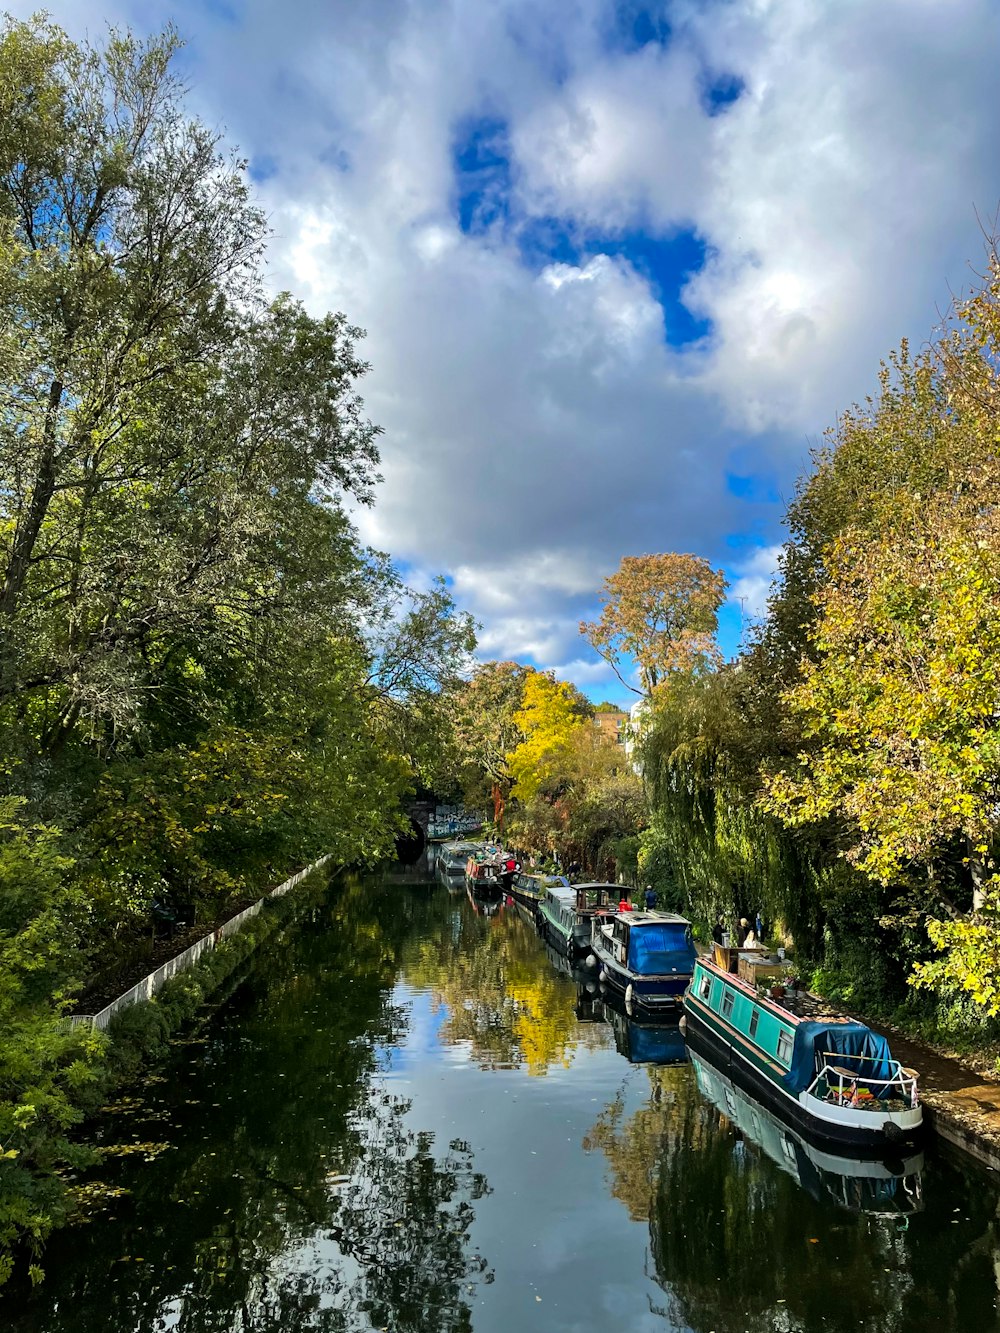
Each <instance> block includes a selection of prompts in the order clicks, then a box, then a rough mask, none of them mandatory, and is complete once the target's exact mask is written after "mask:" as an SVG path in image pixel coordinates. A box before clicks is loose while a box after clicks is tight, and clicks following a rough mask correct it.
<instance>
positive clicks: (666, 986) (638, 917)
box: [591, 912, 696, 1010]
mask: <svg viewBox="0 0 1000 1333" xmlns="http://www.w3.org/2000/svg"><path fill="white" fill-rule="evenodd" d="M591 948H592V949H593V951H594V955H595V957H596V959H597V962H598V965H599V966H600V969H601V971H600V976H601V980H602V981H603V982H605V984H606V985H607V986H609V987H610V988H611V989H612V990H616V991H618V992H619V993H620V994H621V995H623V996H624V997H625V1003H626V1005H633V1006H634V1005H642V1006H643V1007H645V1008H646V1009H650V1010H653V1009H670V1008H677V1007H678V1006H679V1005H680V1003H681V999H682V998H683V995H684V992H685V990H686V989H687V986H688V983H689V982H690V980H691V975H692V972H693V970H694V964H695V958H696V954H695V947H694V942H693V940H692V938H691V923H690V921H688V920H686V919H685V918H684V917H682V916H676V915H675V914H674V913H673V912H616V913H615V914H614V915H613V916H609V917H606V918H605V919H603V920H595V921H594V927H593V938H592V941H591Z"/></svg>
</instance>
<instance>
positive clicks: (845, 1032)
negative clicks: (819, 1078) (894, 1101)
mask: <svg viewBox="0 0 1000 1333" xmlns="http://www.w3.org/2000/svg"><path fill="white" fill-rule="evenodd" d="M823 1051H829V1052H831V1053H832V1058H831V1061H830V1063H832V1064H835V1065H836V1066H837V1067H838V1068H840V1069H849V1070H850V1071H851V1073H852V1074H859V1075H862V1076H863V1077H864V1078H866V1079H885V1080H886V1081H887V1082H888V1080H889V1079H890V1078H891V1077H892V1075H893V1072H894V1070H895V1061H894V1060H893V1058H892V1056H891V1055H890V1053H889V1043H888V1042H887V1041H886V1039H885V1037H880V1036H879V1034H878V1033H877V1032H872V1030H871V1028H868V1027H865V1025H864V1023H818V1022H805V1023H800V1024H799V1025H798V1027H797V1028H796V1029H795V1045H794V1047H793V1048H792V1067H791V1069H790V1070H789V1071H788V1073H787V1074H786V1075H785V1077H784V1079H783V1080H782V1082H783V1083H784V1085H785V1087H786V1088H787V1089H788V1091H789V1092H792V1093H800V1092H802V1091H804V1090H805V1089H806V1088H808V1086H809V1084H810V1083H811V1082H812V1081H813V1079H814V1078H815V1077H816V1073H817V1070H818V1069H819V1067H820V1059H819V1057H820V1055H821V1052H823ZM865 1086H866V1087H868V1088H870V1089H871V1091H872V1092H873V1093H874V1095H875V1096H876V1097H887V1096H888V1095H889V1089H888V1088H885V1087H883V1088H879V1087H876V1086H875V1085H874V1084H871V1083H868V1084H866V1085H865Z"/></svg>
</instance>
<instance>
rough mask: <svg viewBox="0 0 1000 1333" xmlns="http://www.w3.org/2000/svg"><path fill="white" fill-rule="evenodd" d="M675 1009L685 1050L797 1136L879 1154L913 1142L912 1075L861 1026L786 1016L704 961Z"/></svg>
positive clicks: (917, 1113) (917, 1123)
mask: <svg viewBox="0 0 1000 1333" xmlns="http://www.w3.org/2000/svg"><path fill="white" fill-rule="evenodd" d="M684 1013H685V1018H686V1032H685V1035H686V1037H687V1040H688V1042H689V1044H690V1045H691V1046H692V1048H693V1049H694V1050H696V1051H697V1050H702V1051H704V1053H705V1054H707V1055H708V1056H709V1058H710V1059H711V1060H712V1061H713V1063H714V1064H716V1065H717V1066H718V1067H719V1068H720V1069H721V1070H722V1072H723V1073H724V1074H725V1075H726V1076H727V1077H729V1078H731V1079H732V1080H733V1082H734V1083H740V1084H741V1085H742V1086H744V1087H746V1088H747V1089H748V1090H749V1091H750V1093H751V1094H752V1095H753V1096H754V1097H756V1098H758V1099H759V1100H760V1101H763V1102H764V1103H766V1104H767V1105H769V1106H770V1107H772V1108H773V1109H774V1110H775V1111H776V1112H777V1113H778V1114H779V1115H781V1116H782V1117H783V1118H785V1119H786V1120H787V1121H788V1122H789V1123H790V1124H791V1125H792V1126H793V1127H794V1128H796V1129H798V1130H800V1131H801V1132H802V1133H804V1134H805V1135H807V1136H809V1137H812V1138H813V1139H818V1140H820V1141H822V1142H830V1143H839V1144H848V1145H850V1146H852V1147H855V1148H858V1149H862V1150H865V1151H875V1152H880V1153H885V1152H890V1151H898V1150H899V1149H900V1148H902V1147H905V1146H906V1145H907V1144H911V1143H914V1142H916V1140H917V1139H918V1138H919V1135H920V1131H921V1126H922V1123H923V1111H922V1109H921V1107H920V1103H919V1100H918V1097H917V1075H916V1073H915V1072H914V1071H913V1070H912V1069H904V1068H903V1066H902V1065H901V1064H900V1063H899V1061H898V1060H894V1059H893V1058H892V1055H891V1053H890V1051H889V1044H888V1042H887V1041H886V1039H885V1038H884V1037H882V1036H880V1035H879V1034H878V1033H876V1032H873V1031H872V1030H871V1028H869V1027H867V1026H866V1025H865V1024H864V1023H858V1022H855V1021H854V1020H853V1019H850V1018H845V1017H843V1016H842V1015H839V1014H828V1015H822V1016H810V1017H806V1016H803V1015H799V1014H796V1013H793V1012H792V1010H791V1009H790V1008H789V1007H787V1006H786V1005H783V1004H781V1003H779V1001H778V1000H776V999H773V998H769V997H768V996H767V995H763V994H760V993H759V992H758V991H757V989H756V988H755V987H754V986H752V985H750V984H749V983H748V982H747V981H745V980H743V979H742V978H741V977H739V976H737V975H735V974H733V973H731V972H727V971H725V970H723V968H721V967H719V966H718V965H717V964H716V963H714V962H710V961H709V960H708V959H707V958H699V959H698V961H697V963H696V965H695V971H694V977H693V978H692V981H691V986H690V988H689V990H688V993H687V995H686V996H685V998H684Z"/></svg>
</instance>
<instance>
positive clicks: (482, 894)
mask: <svg viewBox="0 0 1000 1333" xmlns="http://www.w3.org/2000/svg"><path fill="white" fill-rule="evenodd" d="M465 893H466V896H467V898H468V899H469V902H470V903H471V904H472V910H473V911H474V912H475V913H476V915H477V916H499V915H500V913H501V912H502V911H503V909H504V904H505V901H506V899H505V896H504V894H503V892H502V890H501V889H499V888H497V887H496V886H494V885H492V884H490V885H482V886H480V885H475V884H470V883H468V882H467V883H466V888H465Z"/></svg>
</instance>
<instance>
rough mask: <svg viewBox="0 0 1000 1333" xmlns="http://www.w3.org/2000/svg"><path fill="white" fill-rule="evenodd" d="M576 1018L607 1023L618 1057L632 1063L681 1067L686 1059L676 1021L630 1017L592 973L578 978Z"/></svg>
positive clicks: (681, 1036)
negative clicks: (612, 1035)
mask: <svg viewBox="0 0 1000 1333" xmlns="http://www.w3.org/2000/svg"><path fill="white" fill-rule="evenodd" d="M576 1016H577V1018H578V1019H579V1020H580V1021H581V1022H583V1023H602V1022H603V1023H607V1024H608V1026H609V1027H610V1028H611V1031H612V1032H613V1033H614V1036H615V1047H616V1049H617V1051H618V1054H619V1055H623V1056H624V1057H625V1059H626V1060H627V1061H628V1062H629V1064H632V1065H682V1064H683V1063H684V1062H685V1060H686V1059H687V1047H686V1046H685V1045H684V1034H683V1033H682V1032H681V1029H680V1024H679V1020H678V1019H677V1018H662V1019H660V1021H659V1022H657V1021H656V1020H655V1019H653V1018H651V1017H649V1016H648V1015H645V1014H641V1015H639V1016H636V1014H635V1013H631V1014H630V1013H629V1012H628V1010H627V1008H626V1006H625V1004H624V1003H623V1001H622V1000H621V999H620V998H619V997H618V996H617V995H616V994H615V992H614V991H613V990H611V989H610V988H609V987H607V986H599V984H598V982H597V980H596V978H595V977H594V974H593V973H592V972H587V971H580V972H579V973H578V975H577V976H576Z"/></svg>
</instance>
